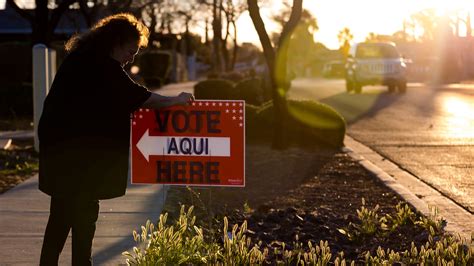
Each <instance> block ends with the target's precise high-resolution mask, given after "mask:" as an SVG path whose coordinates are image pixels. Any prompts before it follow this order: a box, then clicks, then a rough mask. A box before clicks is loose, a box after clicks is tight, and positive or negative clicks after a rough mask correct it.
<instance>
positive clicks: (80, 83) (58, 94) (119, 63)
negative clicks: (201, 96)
mask: <svg viewBox="0 0 474 266" xmlns="http://www.w3.org/2000/svg"><path fill="white" fill-rule="evenodd" d="M147 43H148V29H147V28H146V27H145V26H144V25H143V24H142V23H140V22H139V21H138V20H137V19H136V18H135V17H134V16H132V15H130V14H117V15H113V16H110V17H106V18H104V19H102V20H101V21H99V22H98V23H97V24H96V25H94V26H93V27H92V28H91V29H90V30H89V31H88V32H86V33H84V34H82V35H76V36H73V37H72V38H71V39H70V40H69V41H68V42H67V43H66V45H65V48H66V52H67V53H68V55H67V57H66V59H65V60H64V62H63V63H62V64H61V66H60V68H59V70H58V72H57V74H56V77H55V79H54V82H53V85H52V87H51V90H50V92H49V94H48V96H47V97H46V100H45V102H44V108H43V113H42V116H41V119H40V123H39V129H38V134H39V139H40V151H41V152H40V165H41V167H40V173H39V189H40V190H41V191H43V192H44V193H46V194H48V195H50V196H51V207H50V216H49V220H48V225H47V226H46V232H45V236H44V242H43V248H42V251H41V260H40V264H41V265H57V263H58V259H59V254H60V253H61V251H62V249H63V246H64V243H65V241H66V238H67V236H68V234H69V231H70V230H71V229H72V249H73V250H72V264H73V265H81V266H82V265H91V263H92V259H91V248H92V239H93V237H94V233H95V223H96V221H97V218H98V213H99V200H101V199H110V198H115V197H119V196H122V195H124V194H125V189H126V186H127V173H128V154H129V142H130V116H131V114H132V113H133V111H134V110H136V109H137V108H139V107H144V108H161V107H167V106H172V105H185V104H187V103H189V102H190V101H192V100H193V99H194V97H193V95H192V94H189V93H184V92H183V93H181V94H179V96H176V97H165V96H161V95H159V94H156V93H152V92H150V91H148V90H147V89H146V88H144V87H142V86H140V85H137V84H136V83H134V82H133V81H132V80H131V79H130V78H129V76H128V75H127V74H126V72H125V71H124V70H123V67H124V66H125V65H126V64H127V63H129V62H132V61H133V59H134V57H135V55H136V54H137V52H138V50H139V49H140V48H144V47H146V46H147Z"/></svg>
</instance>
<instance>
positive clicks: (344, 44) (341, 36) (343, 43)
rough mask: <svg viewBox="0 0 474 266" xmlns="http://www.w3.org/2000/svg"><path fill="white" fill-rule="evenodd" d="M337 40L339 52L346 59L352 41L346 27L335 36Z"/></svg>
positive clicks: (352, 36) (349, 31)
mask: <svg viewBox="0 0 474 266" xmlns="http://www.w3.org/2000/svg"><path fill="white" fill-rule="evenodd" d="M337 39H338V40H339V50H340V51H341V52H342V54H343V55H344V58H347V55H348V54H349V49H350V48H351V42H352V40H353V39H354V35H352V33H351V30H350V29H349V28H347V27H345V28H343V29H342V30H340V31H339V33H338V34H337Z"/></svg>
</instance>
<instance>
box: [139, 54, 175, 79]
mask: <svg viewBox="0 0 474 266" xmlns="http://www.w3.org/2000/svg"><path fill="white" fill-rule="evenodd" d="M137 62H138V66H139V67H140V76H141V77H142V78H143V80H144V81H145V83H146V84H147V85H148V86H162V85H163V84H164V82H166V80H168V79H169V76H170V73H171V63H172V57H171V54H170V53H169V52H164V51H149V52H145V53H143V54H142V55H140V57H139V58H137Z"/></svg>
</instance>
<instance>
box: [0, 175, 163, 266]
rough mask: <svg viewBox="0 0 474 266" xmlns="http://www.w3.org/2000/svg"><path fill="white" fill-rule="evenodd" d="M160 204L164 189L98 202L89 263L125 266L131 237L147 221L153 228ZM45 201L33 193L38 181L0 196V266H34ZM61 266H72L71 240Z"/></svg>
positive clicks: (134, 188) (136, 190) (139, 189)
mask: <svg viewBox="0 0 474 266" xmlns="http://www.w3.org/2000/svg"><path fill="white" fill-rule="evenodd" d="M165 198H166V189H165V188H163V186H160V185H129V187H128V189H127V193H126V195H125V196H124V197H120V198H117V199H112V200H103V201H101V202H100V214H99V220H98V222H97V231H96V235H95V238H94V244H93V257H94V263H95V264H96V265H125V258H124V257H123V256H122V255H121V253H122V252H123V251H125V250H131V249H132V248H133V246H134V245H135V242H134V241H133V236H132V231H133V230H137V231H138V232H140V231H139V230H140V226H141V225H144V224H145V223H146V221H147V219H150V220H151V221H153V222H156V221H157V220H158V218H159V215H160V213H161V211H162V206H163V204H164V200H165ZM49 200H50V198H49V196H47V195H45V194H43V193H42V192H40V191H39V190H38V177H37V176H34V177H32V178H30V179H28V180H27V181H25V182H24V183H22V184H20V185H18V186H17V187H15V188H13V189H11V190H9V191H7V192H5V193H4V194H2V195H0V246H1V247H2V248H1V249H0V265H2V266H3V265H38V262H39V256H40V252H41V244H42V241H43V233H44V229H45V227H46V223H47V220H48V215H49ZM60 265H71V238H70V237H69V238H68V240H67V242H66V245H65V247H64V250H63V253H62V254H61V258H60Z"/></svg>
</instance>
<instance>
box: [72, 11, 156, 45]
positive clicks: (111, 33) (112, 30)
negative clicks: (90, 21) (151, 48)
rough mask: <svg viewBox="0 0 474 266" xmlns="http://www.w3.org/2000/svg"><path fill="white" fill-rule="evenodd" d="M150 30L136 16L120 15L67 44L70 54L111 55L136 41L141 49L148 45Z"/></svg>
mask: <svg viewBox="0 0 474 266" xmlns="http://www.w3.org/2000/svg"><path fill="white" fill-rule="evenodd" d="M149 34H150V33H149V31H148V28H147V27H146V26H145V25H144V24H143V23H141V22H140V21H139V20H138V19H137V18H136V17H135V16H133V15H132V14H128V13H119V14H115V15H111V16H108V17H105V18H103V19H101V20H100V21H99V22H97V23H96V24H95V25H94V26H92V28H91V29H90V30H89V31H87V32H85V33H82V34H75V35H74V36H72V37H71V38H70V39H69V40H68V41H67V42H66V44H65V46H64V48H65V50H66V52H67V53H68V54H69V53H71V52H74V51H78V52H91V53H96V54H110V52H112V49H113V48H114V47H116V46H118V45H124V44H126V43H128V42H131V41H136V42H137V44H138V47H139V48H145V47H147V45H148V36H149Z"/></svg>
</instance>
